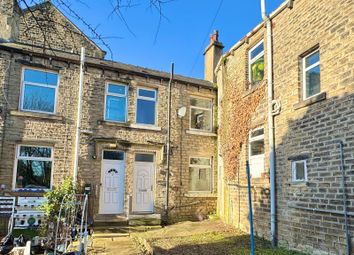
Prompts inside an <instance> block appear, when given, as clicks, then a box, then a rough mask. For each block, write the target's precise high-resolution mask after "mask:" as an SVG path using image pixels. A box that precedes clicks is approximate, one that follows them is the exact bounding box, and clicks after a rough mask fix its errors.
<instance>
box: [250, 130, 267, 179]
mask: <svg viewBox="0 0 354 255" xmlns="http://www.w3.org/2000/svg"><path fill="white" fill-rule="evenodd" d="M249 164H250V173H251V176H252V177H261V176H262V172H264V129H263V128H257V129H254V130H252V131H251V132H250V135H249Z"/></svg>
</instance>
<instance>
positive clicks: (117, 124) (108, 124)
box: [97, 120, 162, 131]
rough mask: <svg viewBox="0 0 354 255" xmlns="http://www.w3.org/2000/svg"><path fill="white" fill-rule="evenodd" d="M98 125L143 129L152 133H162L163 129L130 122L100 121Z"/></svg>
mask: <svg viewBox="0 0 354 255" xmlns="http://www.w3.org/2000/svg"><path fill="white" fill-rule="evenodd" d="M97 124H98V125H107V126H115V127H123V128H131V129H142V130H151V131H161V130H162V128H161V127H157V126H152V125H141V124H131V123H129V121H128V122H126V123H124V122H115V121H109V120H98V121H97Z"/></svg>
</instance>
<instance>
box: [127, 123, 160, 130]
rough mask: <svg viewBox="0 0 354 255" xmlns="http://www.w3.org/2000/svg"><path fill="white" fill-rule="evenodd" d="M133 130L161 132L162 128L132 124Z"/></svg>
mask: <svg viewBox="0 0 354 255" xmlns="http://www.w3.org/2000/svg"><path fill="white" fill-rule="evenodd" d="M130 127H131V128H135V129H144V130H152V131H161V130H162V129H161V127H157V126H150V125H141V124H130Z"/></svg>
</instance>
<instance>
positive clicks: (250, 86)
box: [245, 34, 266, 91]
mask: <svg viewBox="0 0 354 255" xmlns="http://www.w3.org/2000/svg"><path fill="white" fill-rule="evenodd" d="M250 39H251V38H249V37H246V38H245V42H246V43H247V48H246V50H245V70H246V77H245V90H246V91H248V90H251V91H254V88H255V87H257V88H258V87H259V84H260V83H263V81H264V80H265V77H266V76H265V75H264V77H263V80H262V81H259V82H257V83H256V84H252V83H251V82H250V81H249V77H250V72H249V66H250V65H249V52H250V50H252V49H253V48H254V47H255V46H256V45H257V44H259V43H260V42H263V43H264V36H263V34H262V35H259V36H255V38H254V39H252V41H253V42H252V43H249V41H250ZM265 50H266V49H264V54H265ZM265 61H266V60H265Z"/></svg>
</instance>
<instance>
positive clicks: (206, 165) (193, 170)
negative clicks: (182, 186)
mask: <svg viewBox="0 0 354 255" xmlns="http://www.w3.org/2000/svg"><path fill="white" fill-rule="evenodd" d="M189 191H209V192H211V158H190V160H189Z"/></svg>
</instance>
